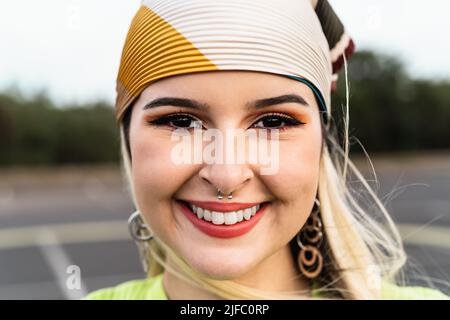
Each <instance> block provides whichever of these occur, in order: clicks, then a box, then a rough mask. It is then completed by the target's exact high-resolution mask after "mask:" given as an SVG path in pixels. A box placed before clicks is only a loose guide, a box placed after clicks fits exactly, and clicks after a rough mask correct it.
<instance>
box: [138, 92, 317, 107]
mask: <svg viewBox="0 0 450 320" xmlns="http://www.w3.org/2000/svg"><path fill="white" fill-rule="evenodd" d="M282 103H297V104H300V105H302V106H305V107H309V104H308V103H307V102H306V100H305V99H304V98H303V97H302V96H299V95H297V94H285V95H282V96H278V97H272V98H266V99H259V100H255V101H252V102H248V103H246V107H247V109H261V108H264V107H268V106H272V105H277V104H282ZM167 105H170V106H177V107H185V108H192V109H198V110H202V111H207V110H209V109H210V108H211V106H210V105H208V104H207V103H202V102H199V101H196V100H193V99H186V98H176V97H162V98H156V99H154V100H152V101H150V102H149V103H147V104H145V105H144V108H143V110H147V109H151V108H155V107H159V106H167Z"/></svg>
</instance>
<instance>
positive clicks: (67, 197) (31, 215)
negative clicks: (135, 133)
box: [0, 0, 450, 299]
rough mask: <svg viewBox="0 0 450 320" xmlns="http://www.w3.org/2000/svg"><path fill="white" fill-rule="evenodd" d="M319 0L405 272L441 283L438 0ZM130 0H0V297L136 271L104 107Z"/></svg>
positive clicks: (445, 109)
mask: <svg viewBox="0 0 450 320" xmlns="http://www.w3.org/2000/svg"><path fill="white" fill-rule="evenodd" d="M330 2H331V4H332V5H333V7H334V9H335V11H336V12H337V13H338V15H339V16H340V17H341V19H342V20H343V22H344V24H345V26H346V28H347V29H348V32H349V33H350V35H351V36H352V37H353V39H354V41H355V43H356V46H357V53H356V54H355V55H354V56H353V58H352V59H351V61H350V62H349V66H348V77H349V81H350V124H349V128H350V136H351V157H352V159H353V160H354V161H355V162H356V164H357V165H358V167H359V168H360V169H361V170H362V171H363V172H364V174H365V175H366V177H367V179H368V180H369V181H370V182H371V185H372V186H373V187H374V188H375V190H376V192H377V193H378V194H379V195H380V197H381V199H382V201H383V203H385V204H386V206H387V208H388V209H389V210H390V212H391V214H392V216H393V219H394V221H395V222H396V223H397V224H398V226H399V229H400V232H401V234H402V237H403V239H404V241H405V246H406V250H407V253H408V254H409V260H408V266H407V269H406V270H407V271H408V275H409V276H408V282H409V283H410V284H419V285H421V284H423V285H433V286H435V287H437V288H439V289H440V290H442V291H443V292H446V293H447V294H450V288H449V286H448V283H449V282H450V275H449V274H450V125H449V123H450V59H448V51H449V49H450V43H449V39H448V37H447V36H446V34H447V31H448V30H450V21H449V20H448V19H447V17H446V14H447V13H448V12H449V10H450V3H448V2H447V1H445V0H429V1H427V2H426V3H424V2H423V1H418V0H408V1H406V0H404V1H400V0H397V1H387V0H376V1H371V0H366V1H356V0H345V1H344V0H331V1H330ZM139 5H140V1H139V0H127V1H106V0H96V1H88V0H78V1H77V0H40V1H31V0H28V1H20V2H13V1H4V0H1V1H0V39H1V41H0V299H78V298H80V297H82V296H84V295H85V294H86V293H87V292H90V291H92V290H95V289H98V288H102V287H106V286H112V285H116V284H118V283H120V282H122V281H126V280H131V279H136V278H143V277H144V276H145V275H144V273H143V271H142V268H141V265H140V262H139V258H138V253H137V250H136V247H135V245H134V243H133V242H132V240H131V239H130V237H129V236H128V231H127V223H126V221H127V218H128V216H129V215H130V214H131V213H132V211H133V205H132V202H131V198H130V196H129V192H128V190H127V188H126V185H125V183H124V179H123V178H122V175H121V171H120V163H119V155H120V153H119V139H118V131H117V128H116V126H115V120H114V109H113V104H114V99H115V79H116V73H117V70H118V65H119V59H120V54H121V50H122V45H123V42H124V39H125V36H126V32H127V31H128V26H129V23H130V21H131V19H132V17H133V15H134V13H135V12H136V10H137V8H138V7H139ZM424 6H425V8H424ZM344 76H345V75H344V73H343V72H341V73H340V78H339V83H338V93H337V94H335V95H334V96H333V108H332V109H333V112H334V117H335V119H340V117H342V108H343V105H345V83H344V82H343V80H344ZM339 124H340V125H342V123H338V125H339ZM364 150H366V151H367V152H368V153H369V155H370V157H371V159H372V161H373V166H374V169H375V173H376V175H374V174H373V172H371V171H370V164H369V163H368V162H367V160H366V159H365V158H364ZM74 275H79V276H80V277H79V278H77V279H78V280H79V281H78V282H77V281H75V282H73V280H74V278H72V276H74ZM427 279H428V280H427ZM71 281H72V282H71Z"/></svg>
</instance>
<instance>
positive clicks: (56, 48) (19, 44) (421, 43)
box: [0, 0, 450, 104]
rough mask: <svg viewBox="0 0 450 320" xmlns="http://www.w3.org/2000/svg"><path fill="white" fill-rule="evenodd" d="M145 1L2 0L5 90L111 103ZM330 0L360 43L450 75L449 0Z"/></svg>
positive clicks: (427, 73)
mask: <svg viewBox="0 0 450 320" xmlns="http://www.w3.org/2000/svg"><path fill="white" fill-rule="evenodd" d="M292 1H295V0H292ZM140 3H141V1H140V0H115V1H111V0H39V1H32V0H22V1H7V0H0V90H2V89H5V88H10V87H11V86H15V87H16V88H18V89H20V90H21V91H23V92H24V93H25V94H26V95H27V94H33V93H34V92H37V91H39V90H46V91H47V92H48V93H49V95H50V97H51V98H52V99H54V100H55V101H56V102H57V103H59V104H68V103H85V102H89V101H94V100H97V99H102V100H106V101H108V102H110V103H111V104H112V103H113V102H114V99H115V80H116V76H117V70H118V67H119V61H120V55H121V51H122V46H123V42H124V39H125V36H126V33H127V31H128V27H129V24H130V21H131V19H132V17H133V15H134V14H135V12H136V10H137V9H138V7H139V5H140ZM330 3H331V4H332V6H333V8H334V9H335V11H336V12H337V14H338V15H339V17H340V18H341V20H342V21H343V23H344V25H345V27H346V29H347V31H348V33H349V34H350V35H351V36H352V37H353V39H354V41H355V43H356V46H357V49H371V50H376V51H379V52H383V53H389V54H392V55H395V56H397V57H399V59H401V60H402V61H404V63H405V64H406V66H407V70H408V72H409V73H410V74H411V75H412V76H414V77H425V78H439V79H441V78H446V79H450V59H449V58H448V51H449V49H450V36H449V35H448V32H449V31H450V19H448V18H447V15H448V12H450V1H447V0H428V1H423V0H394V1H392V0H359V1H358V0H330Z"/></svg>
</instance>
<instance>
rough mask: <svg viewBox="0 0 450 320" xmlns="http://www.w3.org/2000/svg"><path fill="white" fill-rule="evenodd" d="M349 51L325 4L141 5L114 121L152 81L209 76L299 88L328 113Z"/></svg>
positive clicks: (178, 1)
mask: <svg viewBox="0 0 450 320" xmlns="http://www.w3.org/2000/svg"><path fill="white" fill-rule="evenodd" d="M353 48H354V47H353V42H352V40H351V39H350V38H349V37H348V35H347V33H346V32H345V30H344V28H343V26H342V23H341V22H340V20H339V19H338V18H337V16H336V15H335V13H334V12H333V10H332V8H331V6H330V5H329V4H328V2H327V1H326V0H318V1H317V0H143V1H142V5H141V7H140V8H139V10H138V11H137V13H136V15H135V17H134V18H133V20H132V22H131V26H130V29H129V31H128V35H127V38H126V40H125V45H124V48H123V51H122V58H121V62H120V68H119V74H118V78H117V99H116V118H117V121H118V122H120V121H121V120H122V117H123V115H124V113H125V111H126V110H127V109H128V108H129V107H130V106H131V105H132V103H133V102H134V101H135V99H136V98H137V97H138V96H139V95H140V94H141V93H142V91H144V89H145V88H146V87H147V86H148V85H149V84H151V83H152V82H154V81H156V80H158V79H161V78H165V77H170V76H173V75H180V74H186V73H193V72H202V71H216V70H250V71H261V72H269V73H274V74H278V75H284V76H288V77H290V78H293V79H296V80H299V81H302V82H304V83H306V84H308V85H309V86H310V87H311V88H312V89H313V91H314V93H315V94H316V97H317V98H318V101H319V105H320V107H321V110H322V111H323V112H326V113H329V112H330V94H331V91H332V89H333V88H334V85H333V83H334V82H335V80H336V74H337V71H338V70H339V69H340V67H341V65H342V59H343V57H342V55H343V54H344V53H345V54H346V55H347V56H349V55H351V53H352V52H353Z"/></svg>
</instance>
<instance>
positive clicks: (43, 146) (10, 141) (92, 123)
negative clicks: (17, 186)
mask: <svg viewBox="0 0 450 320" xmlns="http://www.w3.org/2000/svg"><path fill="white" fill-rule="evenodd" d="M118 150H119V138H118V131H117V127H116V124H115V119H114V112H113V108H112V107H111V106H109V105H107V104H106V103H102V102H98V103H95V104H92V105H85V106H69V107H66V108H57V107H55V106H54V105H53V103H52V102H51V101H50V100H49V99H48V97H47V96H46V94H45V93H40V94H38V95H36V96H34V97H31V98H29V99H25V98H23V97H21V96H20V95H17V94H13V93H3V94H0V165H34V164H50V165H52V164H68V163H73V164H82V163H101V162H118V160H119V151H118Z"/></svg>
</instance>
